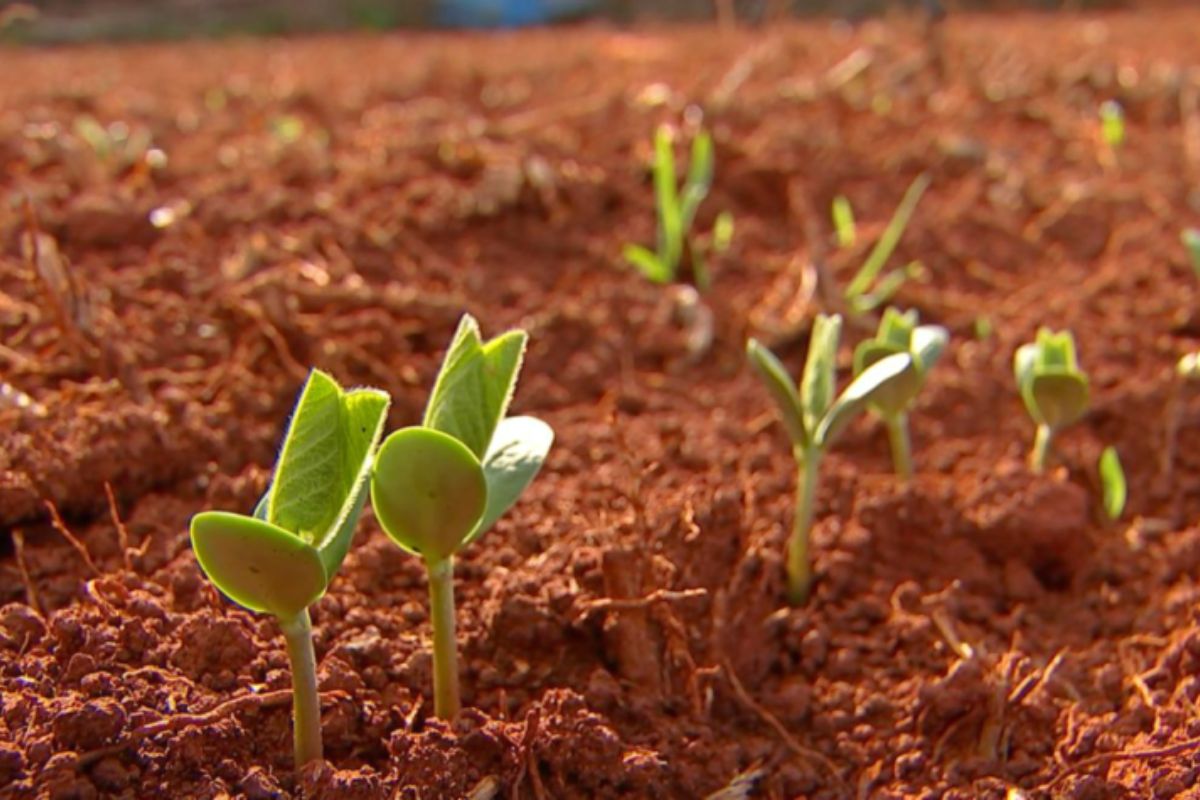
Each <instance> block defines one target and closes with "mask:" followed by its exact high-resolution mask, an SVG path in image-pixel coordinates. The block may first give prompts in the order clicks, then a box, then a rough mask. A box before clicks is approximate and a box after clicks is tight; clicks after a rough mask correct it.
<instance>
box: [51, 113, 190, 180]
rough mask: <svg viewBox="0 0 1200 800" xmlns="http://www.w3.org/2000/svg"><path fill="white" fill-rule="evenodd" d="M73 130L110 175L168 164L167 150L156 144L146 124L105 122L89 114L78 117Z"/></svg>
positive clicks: (157, 167)
mask: <svg viewBox="0 0 1200 800" xmlns="http://www.w3.org/2000/svg"><path fill="white" fill-rule="evenodd" d="M72 132H73V133H74V134H75V137H76V138H77V139H79V140H80V141H81V142H83V143H84V144H85V145H87V147H88V149H89V150H90V152H91V154H92V156H93V157H94V159H95V162H96V163H97V164H98V165H99V166H100V168H101V169H102V170H103V171H104V173H105V175H106V176H110V177H111V176H116V175H122V174H124V173H126V172H128V171H130V170H135V169H140V170H143V171H148V170H154V169H161V168H162V167H164V166H166V163H167V156H166V154H165V153H163V151H161V150H159V149H157V148H155V147H154V146H153V140H152V138H151V136H150V132H149V131H148V130H146V129H145V128H143V127H140V126H139V127H131V126H130V125H129V124H128V123H125V122H121V121H120V120H118V121H116V122H111V123H109V124H108V125H101V124H100V123H99V122H98V121H97V120H96V118H95V117H92V116H89V115H86V114H85V115H83V116H80V117H76V119H75V122H74V124H73V126H72Z"/></svg>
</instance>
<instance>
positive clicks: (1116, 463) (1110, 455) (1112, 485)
mask: <svg viewBox="0 0 1200 800" xmlns="http://www.w3.org/2000/svg"><path fill="white" fill-rule="evenodd" d="M1099 470H1100V483H1101V484H1103V486H1104V513H1106V514H1108V518H1109V519H1112V520H1116V519H1119V518H1120V516H1121V512H1123V511H1124V510H1125V499H1126V494H1127V491H1128V489H1127V487H1126V484H1125V470H1124V469H1122V467H1121V458H1120V456H1118V455H1117V449H1116V448H1115V447H1112V446H1111V445H1110V446H1108V447H1106V448H1104V452H1103V453H1101V454H1100V464H1099Z"/></svg>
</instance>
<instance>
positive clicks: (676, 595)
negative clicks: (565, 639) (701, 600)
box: [581, 589, 708, 618]
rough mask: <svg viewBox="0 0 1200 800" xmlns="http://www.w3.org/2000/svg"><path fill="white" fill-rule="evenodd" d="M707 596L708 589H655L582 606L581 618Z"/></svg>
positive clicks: (600, 599)
mask: <svg viewBox="0 0 1200 800" xmlns="http://www.w3.org/2000/svg"><path fill="white" fill-rule="evenodd" d="M707 596H708V589H681V590H674V589H656V590H655V591H653V592H651V593H650V594H648V595H645V596H643V597H632V598H620V597H601V598H599V599H596V600H592V601H591V602H589V603H588V604H587V605H586V606H584V609H583V613H582V615H581V616H582V617H584V618H586V617H588V616H589V615H591V614H592V613H594V612H597V611H643V610H645V609H647V608H650V607H651V606H653V605H656V604H658V603H673V602H678V601H681V600H692V599H695V598H698V597H707Z"/></svg>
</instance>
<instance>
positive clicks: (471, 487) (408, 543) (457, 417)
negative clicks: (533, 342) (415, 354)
mask: <svg viewBox="0 0 1200 800" xmlns="http://www.w3.org/2000/svg"><path fill="white" fill-rule="evenodd" d="M526 338H527V337H526V334H525V332H524V331H520V330H514V331H509V332H508V333H504V334H501V335H500V336H497V337H496V338H494V339H491V340H489V341H486V342H485V341H483V339H482V337H481V336H480V333H479V324H478V323H477V322H476V321H475V320H474V319H473V318H472V317H471V316H470V315H464V316H463V318H462V321H461V322H460V323H459V326H458V330H457V331H456V332H455V334H454V339H453V341H451V343H450V348H449V350H447V352H446V357H445V360H444V361H443V362H442V367H441V370H440V371H439V372H438V376H437V380H436V382H435V383H434V386H433V393H432V394H431V395H430V397H429V405H428V406H427V407H426V409H425V418H424V420H423V422H422V424H421V425H419V426H413V427H409V428H403V429H401V430H399V431H396V432H395V433H393V434H391V435H390V436H388V437H387V440H386V441H384V443H383V446H382V447H380V448H379V455H378V456H377V457H376V459H375V469H374V472H373V474H372V476H371V504H372V506H373V507H374V509H375V516H376V517H377V518H378V520H379V524H380V525H381V526H382V527H383V530H384V532H385V533H386V534H387V535H388V536H389V537H390V538H391V539H392V541H394V542H395V543H396V544H397V545H399V546H400V547H401V548H403V549H404V550H407V551H408V552H410V553H412V554H413V555H416V556H419V557H420V558H422V559H423V560H424V561H425V569H426V572H427V573H428V575H429V603H430V619H431V622H432V624H433V695H434V712H435V713H436V714H437V715H438V716H439V717H441V718H442V719H453V718H454V717H455V716H456V715H457V714H458V709H459V705H460V700H459V686H458V653H457V646H456V644H455V633H454V556H455V554H456V553H458V552H459V551H460V550H461V549H462V548H464V547H466V546H467V545H468V544H470V543H471V542H472V541H474V540H475V539H477V538H478V537H479V536H480V534H482V533H483V532H484V531H486V530H488V528H490V527H491V526H492V525H493V524H494V523H495V522H496V520H497V519H499V518H500V516H501V515H503V514H504V512H505V511H507V510H508V509H509V507H511V506H512V504H513V503H515V502H516V500H517V498H518V497H519V496H520V494H521V492H523V491H524V490H525V487H526V486H528V485H529V482H530V481H532V480H533V477H534V475H536V474H537V471H538V470H539V469H540V468H541V466H542V462H543V461H544V460H545V458H546V454H547V453H548V452H549V451H550V445H551V443H552V442H553V440H554V433H553V431H551V430H550V426H549V425H547V424H546V423H544V422H542V421H541V420H539V419H535V418H533V417H508V418H506V417H505V416H504V415H505V413H506V411H507V410H508V404H509V401H510V400H511V399H512V393H513V389H514V387H515V386H516V382H517V373H518V372H519V371H520V369H521V359H522V356H523V354H524V352H525V340H526Z"/></svg>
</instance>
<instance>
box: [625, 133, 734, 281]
mask: <svg viewBox="0 0 1200 800" xmlns="http://www.w3.org/2000/svg"><path fill="white" fill-rule="evenodd" d="M672 138H673V137H672V134H671V128H670V126H667V125H661V126H659V128H658V130H657V131H656V132H655V134H654V168H653V173H654V207H655V210H656V212H657V214H658V237H657V244H656V249H655V250H650V249H649V248H646V247H643V246H642V245H640V244H627V245H625V249H624V255H625V260H626V261H628V262H629V263H630V264H632V265H633V266H634V267H635V268H636V269H637V270H638V271H639V272H641V273H642V274H643V275H645V276H646V277H647V278H649V279H650V280H651V281H654V282H655V283H674V282H675V280H676V278H677V277H678V274H679V268H680V266H681V265H682V264H683V263H684V258H685V256H686V257H687V259H688V263H689V265H690V266H691V271H692V282H693V283H694V284H695V286H696V288H697V289H699V290H700V291H705V290H706V289H708V286H709V284H710V283H711V279H710V276H709V272H708V254H709V253H710V252H715V253H720V252H723V251H725V250H726V249H727V248H728V247H729V243H730V241H731V240H732V238H733V216H732V215H731V214H730V213H729V212H728V211H725V212H722V213H721V214H720V215H719V216H718V217H717V219H716V222H715V223H714V225H713V229H712V232H711V233H709V234H708V235H701V234H697V233H694V232H693V231H692V225H693V223H694V222H695V220H696V212H697V211H699V209H700V204H701V203H702V202H703V201H704V198H706V197H707V196H708V192H709V189H711V188H712V181H713V142H712V136H711V135H710V134H709V133H708V131H706V130H700V131H699V132H697V133H696V136H695V138H693V139H692V155H691V162H690V164H689V166H688V172H687V177H686V178H685V179H684V182H683V188H682V190H681V189H680V187H679V183H678V181H677V179H676V177H675V173H676V168H675V151H674V149H673V147H672Z"/></svg>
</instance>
